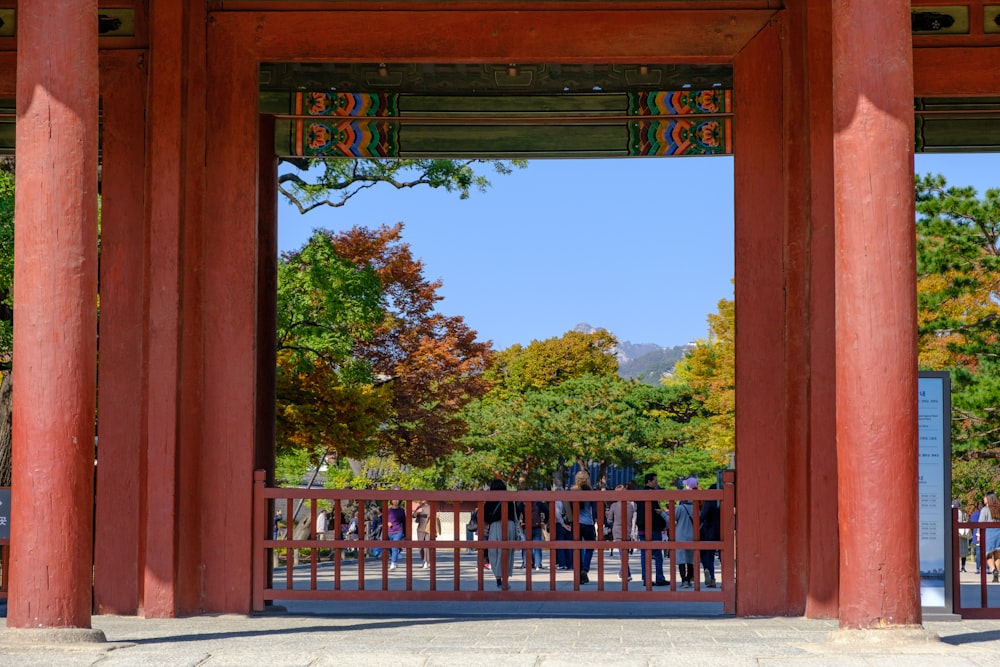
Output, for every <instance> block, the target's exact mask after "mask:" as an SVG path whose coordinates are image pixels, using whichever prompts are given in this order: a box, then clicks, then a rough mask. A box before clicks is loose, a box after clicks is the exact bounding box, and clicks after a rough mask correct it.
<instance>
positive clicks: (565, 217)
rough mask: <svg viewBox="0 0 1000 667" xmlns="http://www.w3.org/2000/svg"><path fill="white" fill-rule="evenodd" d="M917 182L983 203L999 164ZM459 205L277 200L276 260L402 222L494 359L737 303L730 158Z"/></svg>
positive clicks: (399, 199) (493, 191)
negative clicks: (326, 235)
mask: <svg viewBox="0 0 1000 667" xmlns="http://www.w3.org/2000/svg"><path fill="white" fill-rule="evenodd" d="M916 171H917V173H919V174H923V173H928V172H930V173H940V174H944V176H945V177H946V179H947V181H948V184H949V185H961V186H965V185H971V186H973V187H975V188H976V189H977V190H978V191H979V193H980V194H982V193H983V192H984V191H985V190H986V189H987V188H994V187H1000V155H997V154H964V155H917V157H916ZM490 180H491V181H492V184H493V185H492V187H491V188H490V189H488V190H487V191H486V192H478V191H476V192H473V193H472V194H471V196H470V198H469V199H466V200H461V199H459V198H458V196H457V195H454V194H449V193H447V192H441V191H435V190H429V189H414V190H405V191H396V190H393V189H391V188H387V189H378V188H375V189H372V190H369V191H367V192H364V193H362V194H361V195H359V196H357V197H355V198H354V199H353V200H352V201H351V203H349V204H348V205H347V206H345V207H343V208H341V209H326V210H322V209H317V210H315V211H313V212H310V213H308V214H306V215H304V216H303V215H301V214H299V212H298V211H297V210H296V209H295V208H293V207H292V206H291V205H288V204H286V203H284V202H282V203H281V204H280V205H279V213H278V245H279V248H280V249H281V250H295V249H297V248H300V247H301V246H302V244H303V243H305V242H306V240H307V239H308V237H309V235H310V233H311V230H312V229H314V228H326V229H332V230H339V229H346V228H349V227H351V226H354V225H364V226H370V227H372V226H378V225H381V224H387V225H391V224H395V223H396V222H403V223H404V230H403V240H404V241H406V242H408V243H409V244H410V247H411V249H412V251H413V254H414V256H416V257H418V258H420V259H422V260H423V262H424V275H425V276H426V277H428V278H430V279H434V278H440V279H441V280H442V281H443V286H442V288H441V290H440V291H439V293H440V294H441V295H442V296H443V297H444V300H443V301H441V302H440V304H439V306H438V310H440V311H441V312H442V313H444V314H446V315H461V316H463V317H464V318H465V321H466V323H467V324H468V325H469V326H470V327H471V328H473V329H475V330H476V331H477V332H478V333H479V339H480V340H492V341H493V346H494V348H496V349H504V348H506V347H509V346H510V345H512V344H514V343H522V344H525V345H526V344H528V343H530V342H531V341H532V340H536V339H537V340H541V339H545V338H551V337H553V336H561V335H562V334H564V333H565V332H566V331H569V330H570V329H571V328H573V326H575V325H576V324H578V323H580V322H586V323H588V324H591V325H593V326H600V327H605V328H607V329H609V330H610V331H612V332H614V333H615V334H616V335H617V336H618V337H619V338H620V339H621V340H628V341H631V342H633V343H657V344H659V345H664V346H673V345H681V344H684V343H687V342H689V341H691V340H694V339H696V338H703V337H704V336H705V335H706V334H707V332H708V326H707V321H706V317H707V316H708V314H709V313H713V312H715V311H716V305H717V303H718V301H719V299H724V298H732V294H733V290H732V283H731V282H730V280H731V278H732V275H733V163H732V159H731V158H728V157H712V158H659V159H657V158H646V159H640V158H632V159H620V160H606V159H601V160H599V159H591V160H534V161H532V162H530V163H529V164H528V167H527V168H525V169H521V170H517V171H515V172H514V173H513V174H511V175H509V176H499V175H495V176H491V178H490Z"/></svg>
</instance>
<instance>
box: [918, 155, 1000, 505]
mask: <svg viewBox="0 0 1000 667" xmlns="http://www.w3.org/2000/svg"><path fill="white" fill-rule="evenodd" d="M916 208H917V225H916V228H917V308H918V313H917V321H918V327H919V329H918V334H919V360H920V366H921V368H923V369H930V370H947V371H950V373H951V378H952V432H951V434H952V453H953V465H952V470H953V485H954V489H955V492H956V494H957V495H966V496H968V497H969V498H970V499H971V498H972V497H975V496H982V494H983V492H985V491H986V490H994V489H996V488H997V485H998V484H1000V467H998V460H1000V363H998V360H997V345H998V342H1000V247H998V245H997V240H998V237H1000V190H997V189H990V190H987V191H986V194H985V196H984V197H983V198H982V199H980V198H979V197H978V196H977V193H976V191H975V189H974V188H971V187H949V186H948V185H947V183H946V181H945V179H944V177H943V176H932V175H929V174H928V175H924V176H918V177H917V179H916Z"/></svg>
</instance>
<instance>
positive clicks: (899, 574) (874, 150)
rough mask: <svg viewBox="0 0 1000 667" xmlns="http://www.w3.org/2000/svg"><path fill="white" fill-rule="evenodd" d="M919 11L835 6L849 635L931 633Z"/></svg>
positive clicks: (876, 3)
mask: <svg viewBox="0 0 1000 667" xmlns="http://www.w3.org/2000/svg"><path fill="white" fill-rule="evenodd" d="M909 14H910V3H909V1H908V0H835V1H834V2H833V13H832V21H831V26H832V35H833V40H832V44H833V58H832V68H833V104H834V110H833V121H834V127H833V130H834V133H835V134H834V187H835V206H836V213H835V235H836V244H835V247H836V255H835V262H836V264H835V266H836V280H835V285H836V297H835V298H836V351H837V371H836V384H837V388H836V401H837V450H838V456H837V465H838V478H839V485H838V490H839V493H838V504H839V511H840V517H839V522H840V623H841V626H842V627H845V628H879V627H885V626H906V625H913V624H919V623H920V621H921V617H920V588H919V583H920V582H919V575H918V572H917V568H916V566H915V563H916V561H917V559H918V534H917V521H916V520H915V519H912V518H911V520H902V521H901V520H900V516H899V508H900V507H905V508H912V510H913V512H914V513H915V512H916V509H915V508H916V507H917V505H918V499H917V455H918V442H917V398H916V393H917V357H916V349H917V347H916V277H915V276H916V271H915V247H914V244H915V240H914V227H913V225H914V222H913V220H914V211H913V207H914V201H913V73H912V72H913V70H912V62H913V51H912V48H911V37H910V19H909Z"/></svg>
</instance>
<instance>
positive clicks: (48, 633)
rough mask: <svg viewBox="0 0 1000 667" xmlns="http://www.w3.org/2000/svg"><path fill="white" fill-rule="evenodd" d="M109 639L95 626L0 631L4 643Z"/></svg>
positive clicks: (87, 641)
mask: <svg viewBox="0 0 1000 667" xmlns="http://www.w3.org/2000/svg"><path fill="white" fill-rule="evenodd" d="M107 641H108V638H107V637H105V636H104V631H103V630H95V629H93V628H6V629H4V630H3V631H0V645H2V644H18V645H22V646H23V645H25V644H31V645H33V646H47V645H48V646H54V645H65V644H103V643H106V642H107Z"/></svg>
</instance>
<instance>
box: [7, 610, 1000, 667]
mask: <svg viewBox="0 0 1000 667" xmlns="http://www.w3.org/2000/svg"><path fill="white" fill-rule="evenodd" d="M320 610H322V612H323V613H317V612H318V611H320ZM0 611H2V608H0ZM697 614H698V611H697V610H694V609H686V608H685V605H684V604H683V603H669V604H663V603H660V604H658V605H655V604H647V603H639V604H633V603H613V604H608V603H603V602H601V603H581V602H574V603H533V604H525V603H509V602H498V603H462V604H459V603H420V604H416V603H405V602H402V603H391V604H390V603H338V604H337V605H335V606H334V605H332V604H331V603H325V604H323V605H322V606H321V607H317V603H312V604H311V605H310V604H303V603H288V605H287V611H284V612H275V613H269V614H264V615H260V616H240V615H222V616H200V617H192V618H179V619H141V618H135V617H122V616H95V617H94V618H93V627H94V629H95V630H100V631H101V632H103V634H104V636H105V637H106V639H107V641H106V642H103V643H95V642H81V641H74V640H78V639H80V638H81V637H80V636H79V634H80V633H85V632H86V631H56V630H2V631H0V666H4V667H6V666H8V665H10V666H14V665H17V666H22V665H42V666H45V667H83V666H95V667H96V666H100V667H126V666H128V667H132V666H138V667H142V666H149V667H153V666H157V667H159V666H164V667H166V666H169V667H176V666H190V667H196V666H197V667H224V666H225V667H235V666H239V667H246V666H248V665H267V666H268V667H285V666H288V667H293V666H301V667H323V666H326V665H330V666H333V665H352V666H353V665H375V666H381V665H392V666H393V667H410V666H413V667H418V666H419V667H443V666H455V667H458V666H463V667H464V666H467V665H480V666H482V667H494V666H500V667H506V666H511V667H522V666H523V667H564V666H565V667H570V666H572V667H580V665H592V664H599V665H616V666H617V665H624V666H632V665H635V666H637V667H638V666H643V667H655V666H660V665H685V666H692V667H698V666H700V665H726V666H727V667H742V666H744V665H746V666H749V665H763V666H782V667H783V666H786V665H801V666H808V667H826V666H835V665H836V666H846V667H854V666H858V667H861V666H863V665H864V666H868V665H888V666H893V665H899V666H900V667H920V666H923V665H927V666H929V667H930V666H934V667H938V666H951V665H955V666H959V665H961V666H963V667H965V666H972V665H978V666H982V667H986V666H989V667H996V666H997V665H1000V622H997V621H956V620H927V621H925V623H924V629H923V630H920V629H916V630H909V631H892V630H884V631H872V632H858V631H842V630H839V629H838V626H837V623H836V622H835V621H823V620H808V619H803V618H753V619H747V618H733V617H724V616H719V615H703V616H698V615H697ZM74 633H75V634H74ZM93 634H99V633H93Z"/></svg>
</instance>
